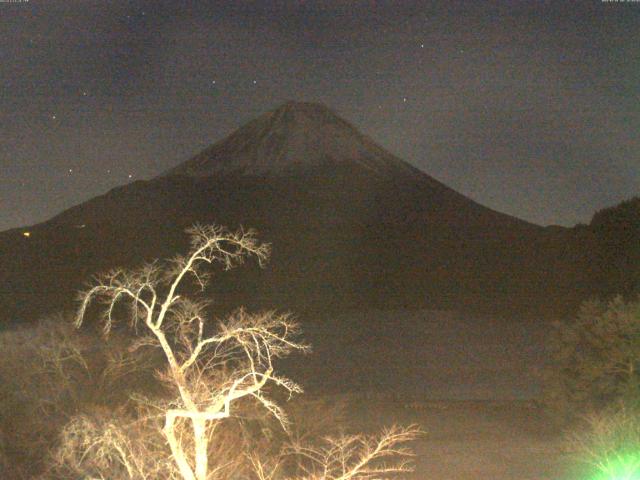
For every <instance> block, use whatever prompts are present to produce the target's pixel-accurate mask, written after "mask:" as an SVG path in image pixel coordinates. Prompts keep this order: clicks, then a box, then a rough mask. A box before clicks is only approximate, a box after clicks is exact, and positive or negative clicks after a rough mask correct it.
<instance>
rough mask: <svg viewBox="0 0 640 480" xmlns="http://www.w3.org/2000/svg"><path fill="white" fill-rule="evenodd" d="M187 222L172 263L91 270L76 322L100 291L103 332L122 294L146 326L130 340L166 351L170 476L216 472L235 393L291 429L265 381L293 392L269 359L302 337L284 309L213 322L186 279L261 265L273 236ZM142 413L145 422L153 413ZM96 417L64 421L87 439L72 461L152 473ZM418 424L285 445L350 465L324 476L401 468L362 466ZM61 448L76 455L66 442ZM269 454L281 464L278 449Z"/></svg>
mask: <svg viewBox="0 0 640 480" xmlns="http://www.w3.org/2000/svg"><path fill="white" fill-rule="evenodd" d="M188 232H189V233H190V234H191V236H192V243H191V250H190V252H189V254H188V256H186V257H177V258H175V259H173V260H172V261H170V262H169V263H168V264H159V263H158V262H155V263H152V264H149V265H146V266H144V267H142V268H140V269H138V270H136V271H125V270H114V271H112V272H109V273H107V274H104V275H101V276H99V277H97V278H96V281H95V283H94V284H93V286H91V287H90V288H89V289H88V290H86V291H84V292H82V293H81V295H80V300H81V306H80V308H79V311H78V314H77V317H76V325H77V326H78V327H79V326H80V325H81V324H82V323H83V321H84V319H85V317H86V315H87V312H88V308H89V306H90V304H91V303H92V302H93V301H95V300H97V301H98V302H101V303H102V305H103V307H102V312H103V323H104V333H105V334H109V332H110V331H111V330H112V328H113V326H114V322H115V321H116V318H117V317H118V316H119V313H120V312H121V311H120V310H119V308H120V307H119V304H120V303H124V304H125V305H128V306H129V307H130V315H129V317H130V326H131V327H133V328H134V329H136V330H138V329H140V328H141V327H143V328H142V329H143V330H144V331H145V332H146V333H145V335H143V336H141V337H140V338H138V339H137V340H136V341H135V342H134V344H133V345H132V347H131V350H132V351H133V350H136V349H138V348H141V347H148V346H152V347H158V348H159V349H160V351H161V352H162V354H163V357H164V360H165V361H166V369H164V370H163V371H161V372H159V377H160V379H161V380H162V381H163V382H164V383H165V384H166V385H168V386H169V388H171V389H172V390H173V391H174V392H175V400H174V401H171V402H168V403H164V404H163V405H161V406H160V407H159V409H160V412H161V415H162V416H163V417H164V419H163V423H164V426H163V428H162V432H163V434H164V437H165V438H166V441H167V443H168V445H169V448H170V451H171V458H172V459H173V466H172V467H170V468H169V470H170V471H171V474H170V475H169V476H168V477H167V478H181V479H183V480H211V479H212V478H218V477H219V475H218V473H219V472H216V471H214V470H215V468H218V466H216V467H215V468H214V469H212V468H211V466H210V462H209V455H210V454H211V450H212V448H211V447H212V446H211V442H212V441H213V439H215V438H216V437H215V435H214V431H215V429H216V425H217V424H218V423H219V422H220V421H221V420H223V419H227V418H229V417H230V416H231V415H232V413H233V409H234V408H237V407H236V406H237V405H238V402H239V401H240V400H241V399H252V400H253V401H254V402H256V403H257V404H258V405H261V406H262V407H264V408H265V409H266V412H268V414H269V415H270V416H272V418H274V419H275V420H276V421H277V422H278V423H279V424H280V425H281V426H282V427H283V428H284V429H285V430H286V429H287V427H288V419H287V416H286V414H285V412H284V411H283V410H282V408H281V407H280V406H279V405H278V403H277V402H275V401H274V400H273V399H272V398H271V397H270V395H269V392H270V391H271V390H270V389H269V388H267V387H268V386H269V385H273V386H276V387H279V388H281V389H283V390H284V391H285V392H287V393H288V394H289V395H291V394H293V393H298V392H301V391H302V389H301V388H300V386H298V385H297V384H296V383H294V382H293V381H291V380H289V379H288V378H284V377H281V376H278V375H276V374H275V372H274V360H275V359H277V358H280V357H283V356H286V355H288V354H290V353H291V352H293V351H306V350H307V349H308V347H307V346H306V345H305V344H304V343H302V342H301V341H300V340H298V336H299V327H298V325H297V323H296V322H295V321H293V320H292V318H291V317H290V316H289V315H288V314H278V313H276V312H273V311H269V312H262V313H257V314H252V313H248V312H246V311H245V310H244V309H239V310H237V311H235V312H233V313H232V314H230V315H228V316H227V317H226V318H224V319H222V320H219V321H217V324H216V325H215V328H212V325H210V324H209V323H208V322H207V319H206V311H207V307H208V304H207V302H196V301H193V300H190V299H189V298H187V296H185V294H186V293H187V292H188V290H187V287H188V284H189V282H191V283H192V284H193V282H195V284H196V285H199V286H200V287H201V288H202V289H204V288H205V286H206V285H207V282H208V281H209V275H208V272H206V271H205V269H204V268H203V267H206V266H208V265H211V264H220V265H222V267H223V268H224V269H225V270H228V269H231V268H233V267H235V266H236V265H239V264H241V263H242V262H243V261H244V260H245V259H246V258H247V257H255V258H256V259H257V260H258V262H259V263H260V265H263V264H264V262H265V261H266V260H267V258H268V255H269V246H268V245H267V244H264V243H259V242H258V241H257V239H256V237H255V233H254V232H253V231H243V230H240V231H238V232H231V231H229V230H227V229H225V228H223V227H219V226H195V227H193V228H192V229H190V230H188ZM143 421H144V422H147V423H148V422H149V417H145V418H143ZM92 425H93V426H92ZM95 425H96V424H95V422H93V423H92V421H91V420H90V419H85V420H84V421H80V422H76V423H72V424H70V426H69V428H68V429H67V430H66V434H67V435H68V436H69V438H71V439H72V440H73V441H72V442H71V443H74V444H75V445H78V446H80V447H81V448H84V449H85V452H84V453H83V454H82V455H80V457H79V459H76V460H77V461H82V459H83V458H84V457H85V456H86V455H85V454H86V453H87V452H88V451H89V450H90V449H94V450H95V452H94V453H95V454H96V455H98V457H99V459H98V460H99V462H98V463H99V464H100V465H102V467H101V468H103V470H104V468H107V467H108V466H109V465H111V464H114V463H116V464H118V465H119V466H120V467H123V468H124V472H125V473H124V475H125V476H128V478H155V473H157V472H155V473H154V472H152V473H151V474H149V473H148V472H149V469H148V468H147V467H146V466H145V465H144V461H141V459H140V457H141V455H140V452H145V449H144V448H142V449H141V447H140V446H138V445H135V444H133V443H131V441H130V439H127V438H125V437H122V436H121V435H120V433H119V432H121V431H122V429H120V428H118V427H117V426H116V425H112V424H109V425H108V428H106V427H105V426H98V427H96V426H95ZM187 426H190V428H187ZM91 431H96V432H97V431H108V432H109V435H107V436H105V435H101V434H99V435H93V436H91V435H89V436H87V432H91ZM415 434H416V430H415V429H413V428H409V429H396V430H390V431H387V432H385V433H384V434H383V435H382V437H381V438H380V439H379V441H378V442H377V443H376V442H373V443H372V441H371V440H367V439H365V438H364V437H359V436H357V437H343V438H342V439H340V440H337V441H330V443H329V447H327V448H326V449H320V450H310V449H309V447H307V449H302V448H301V447H300V448H298V449H293V448H290V449H289V450H288V452H287V453H286V454H287V455H297V456H298V457H299V458H304V459H305V460H304V462H303V463H305V462H307V463H308V460H309V459H311V458H312V457H313V456H314V455H315V456H316V457H317V458H315V461H316V462H321V463H322V462H325V463H326V468H325V470H326V471H333V470H334V469H335V468H337V467H338V465H343V466H347V465H348V469H347V470H344V471H343V472H342V474H341V475H334V476H325V477H322V478H327V479H329V478H336V479H337V478H344V479H346V478H361V479H365V478H372V477H374V476H377V477H380V475H377V473H376V475H374V473H375V472H380V473H381V472H385V471H388V472H401V471H404V470H405V468H406V464H405V463H400V464H397V465H396V464H394V465H391V466H385V465H384V464H383V465H382V466H381V467H380V468H381V470H367V469H366V468H364V465H367V464H370V463H371V462H373V461H377V460H378V459H379V458H380V457H383V456H387V455H401V456H402V455H404V454H405V453H407V452H405V451H404V450H402V449H400V450H395V449H394V445H396V444H397V443H400V442H403V441H405V440H409V439H410V438H413V436H415ZM331 442H333V443H331ZM136 452H137V453H136ZM63 453H64V451H63ZM62 456H63V457H65V458H71V457H73V455H72V454H71V453H69V452H67V453H64V454H63V455H62ZM143 456H144V455H143ZM135 457H138V458H135ZM250 457H251V463H252V464H253V466H254V471H255V473H256V474H257V475H258V476H259V477H262V476H264V472H265V471H266V470H265V468H262V467H261V466H263V465H264V464H263V463H262V462H261V460H259V459H258V458H257V456H256V455H253V454H251V455H250ZM274 458H275V459H276V460H277V461H276V462H275V463H276V464H277V463H278V462H279V459H280V458H282V455H276V456H275V457H274ZM158 461H159V463H162V461H161V460H160V459H158ZM348 462H352V463H348ZM272 463H273V462H272ZM156 467H157V465H156V466H155V467H153V468H156ZM306 468H307V470H305V471H309V472H310V471H311V470H308V468H312V467H311V466H310V467H306ZM345 468H347V467H345ZM145 471H146V472H147V473H144V472H145ZM166 471H167V470H166V469H165V472H166ZM276 471H277V468H275V467H274V468H272V469H271V472H272V474H275V472H276ZM367 472H369V474H367ZM313 478H321V477H313Z"/></svg>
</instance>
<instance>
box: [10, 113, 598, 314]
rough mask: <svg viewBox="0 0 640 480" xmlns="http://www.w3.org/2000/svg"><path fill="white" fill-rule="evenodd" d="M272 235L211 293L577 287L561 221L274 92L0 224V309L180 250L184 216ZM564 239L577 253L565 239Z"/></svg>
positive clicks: (306, 296) (47, 303)
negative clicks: (428, 168)
mask: <svg viewBox="0 0 640 480" xmlns="http://www.w3.org/2000/svg"><path fill="white" fill-rule="evenodd" d="M196 222H199V223H218V224H222V225H226V226H229V227H232V228H233V227H237V226H240V225H243V226H245V227H253V228H256V229H258V230H259V232H260V238H261V239H263V240H264V241H268V242H271V243H272V244H273V257H272V259H271V263H270V265H268V267H267V269H266V270H259V269H257V268H255V267H250V266H247V267H243V268H241V269H239V270H238V271H234V272H231V273H230V274H225V275H224V276H219V277H218V276H216V277H215V279H216V282H215V283H214V287H213V290H214V292H213V293H214V294H215V298H216V299H217V301H218V302H219V305H221V306H229V307H231V306H234V305H239V304H243V305H249V306H254V307H269V308H273V307H277V308H281V309H291V310H294V311H306V310H322V311H327V310H331V309H336V310H344V309H350V308H353V309H360V310H362V309H365V308H371V307H375V308H381V309H385V308H425V307H429V308H457V309H464V308H469V309H483V310H488V311H493V312H504V311H513V310H516V311H519V312H523V313H535V314H538V313H539V312H540V311H541V310H545V309H546V308H549V309H554V308H556V307H557V306H562V307H563V308H569V307H568V306H569V305H574V304H575V303H576V302H577V301H578V300H579V299H581V298H583V297H584V296H585V295H586V293H585V292H586V291H588V289H589V288H590V287H589V285H588V282H587V281H586V280H585V279H583V278H582V277H581V272H582V267H583V263H584V262H585V261H586V260H585V259H584V258H582V256H581V255H582V254H581V253H579V249H575V248H574V247H572V246H571V245H572V243H571V242H572V240H571V238H572V235H573V234H572V231H571V230H570V229H558V228H543V227H540V226H536V225H533V224H530V223H527V222H525V221H522V220H519V219H517V218H514V217H511V216H508V215H505V214H502V213H499V212H496V211H493V210H491V209H488V208H486V207H483V206H481V205H479V204H478V203H476V202H473V201H471V200H470V199H468V198H466V197H464V196H463V195H461V194H459V193H458V192H455V191H454V190H452V189H450V188H449V187H447V186H446V185H444V184H442V183H440V182H438V181H437V180H435V179H433V178H432V177H430V176H428V175H427V174H425V173H423V172H421V171H419V170H417V169H416V168H414V167H412V166H410V165H409V164H407V163H405V162H403V161H402V160H400V159H398V158H396V157H395V156H393V155H391V154H390V153H388V152H386V151H385V150H384V149H382V148H381V147H379V146H377V145H376V144H375V143H374V142H373V141H371V140H370V139H369V138H368V137H366V136H365V135H363V134H361V133H360V132H358V131H357V130H356V129H355V128H354V127H353V126H351V125H350V124H348V123H347V122H346V121H344V120H342V119H340V118H339V117H337V116H336V115H335V114H333V113H332V112H331V111H330V110H329V109H327V108H326V107H324V106H321V105H317V104H308V103H296V102H289V103H287V104H285V105H283V106H281V107H280V108H278V109H276V110H274V111H273V112H269V113H267V114H265V115H263V116H261V117H259V118H257V119H255V120H253V121H251V122H249V123H248V124H247V125H245V126H243V127H241V128H240V129H239V130H238V131H236V132H235V133H233V134H231V135H230V136H229V137H227V138H226V139H223V140H221V141H219V142H217V143H216V144H214V145H212V146H211V147H209V148H207V149H205V150H204V151H203V152H201V153H200V154H198V155H196V156H195V157H194V158H192V159H191V160H188V161H187V162H184V163H183V164H181V165H178V166H177V167H175V168H173V169H171V170H169V171H168V172H165V173H164V174H162V175H160V176H159V177H156V178H154V179H151V180H149V181H138V182H134V183H131V184H129V185H125V186H122V187H118V188H116V189H113V190H111V191H110V192H108V193H107V194H105V195H101V196H99V197H96V198H94V199H91V200H89V201H87V202H85V203H83V204H81V205H78V206H75V207H73V208H71V209H69V210H67V211H65V212H62V213H61V214H59V215H57V216H56V217H54V218H52V219H51V220H49V221H47V222H44V223H42V224H39V225H36V226H33V227H31V228H29V231H30V236H29V237H25V236H24V235H23V233H24V230H25V229H14V230H10V231H7V232H3V233H0V258H1V261H2V265H3V268H2V271H1V272H0V282H1V284H2V285H3V288H2V292H1V294H0V312H1V313H0V315H1V316H2V317H3V318H1V319H2V320H5V321H6V320H12V319H13V320H16V319H17V320H26V319H29V318H31V317H33V316H34V315H38V314H42V313H45V312H50V311H52V310H55V309H58V308H65V307H69V306H70V302H71V300H72V299H73V297H74V293H73V292H74V291H75V290H77V289H78V287H79V286H80V285H81V284H82V282H83V281H85V280H86V279H87V278H89V277H90V276H91V274H93V273H95V272H98V271H101V270H105V269H108V268H113V267H116V266H125V267H132V266H135V265H139V264H140V263H142V262H143V261H148V260H152V259H155V258H163V257H167V256H170V255H173V254H174V253H176V252H177V251H180V250H184V249H186V247H187V245H188V243H187V241H188V239H187V238H186V236H185V235H184V233H183V231H184V229H185V228H186V227H188V226H190V225H192V224H193V223H196ZM576 252H578V253H576Z"/></svg>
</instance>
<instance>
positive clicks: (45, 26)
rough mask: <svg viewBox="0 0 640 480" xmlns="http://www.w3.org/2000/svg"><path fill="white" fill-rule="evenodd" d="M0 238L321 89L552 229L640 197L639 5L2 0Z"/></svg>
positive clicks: (434, 168)
mask: <svg viewBox="0 0 640 480" xmlns="http://www.w3.org/2000/svg"><path fill="white" fill-rule="evenodd" d="M0 39H1V41H0V82H1V86H2V87H1V88H2V89H1V90H0V91H1V94H0V127H1V130H0V230H4V229H8V228H12V227H17V226H21V225H27V224H32V223H35V222H39V221H42V220H45V219H47V218H49V217H51V216H52V215H54V214H56V213H58V212H60V211H62V210H63V209H65V208H68V207H70V206H72V205H74V204H77V203H80V202H83V201H85V200H87V199H89V198H91V197H94V196H96V195H99V194H102V193H105V192H106V191H107V190H109V189H110V188H113V187H115V186H117V185H121V184H124V183H127V182H130V181H132V180H138V179H146V178H151V177H153V176H154V175H157V174H159V173H161V172H162V171H164V170H166V169H167V168H169V167H171V166H174V165H176V164H178V163H179V162H182V161H184V160H186V159H187V158H189V157H190V156H191V155H193V154H195V153H197V152H198V151H199V150H201V149H202V148H204V147H205V146H207V145H209V144H211V143H213V142H214V141H216V140H218V139H220V138H222V137H223V136H225V135H227V134H228V133H230V132H231V131H233V130H234V129H235V128H237V127H238V126H239V125H241V124H242V123H244V122H246V121H247V120H249V119H251V118H252V117H254V116H256V115H259V114H261V113H264V112H265V111H267V110H270V109H273V108H275V107H276V106H278V105H279V104H280V103H282V102H284V101H286V100H290V99H291V100H300V101H318V102H322V103H324V104H326V105H327V106H329V107H330V108H332V109H334V110H335V111H336V112H337V113H338V114H340V115H341V116H343V117H344V118H346V119H347V120H349V121H350V122H352V123H353V124H355V125H356V126H357V127H358V128H359V129H360V130H362V131H363V132H365V133H366V134H368V135H370V136H371V137H372V138H373V139H374V140H376V141H377V142H378V143H380V144H381V145H382V146H383V147H385V148H386V149H387V150H389V151H391V152H392V153H394V154H396V155H398V156H399V157H400V158H403V159H404V160H407V161H409V162H410V163H412V164H414V165H415V166H417V167H418V168H420V169H422V170H424V171H425V172H427V173H428V174H430V175H432V176H434V177H435V178H437V179H439V180H440V181H442V182H444V183H445V184H447V185H449V186H450V187H452V188H454V189H456V190H458V191H459V192H461V193H463V194H465V195H467V196H469V197H471V198H473V199H474V200H476V201H478V202H480V203H482V204H484V205H486V206H489V207H491V208H494V209H496V210H500V211H503V212H506V213H509V214H512V215H515V216H518V217H520V218H523V219H526V220H529V221H532V222H535V223H539V224H545V225H546V224H561V225H573V224H575V223H577V222H588V221H589V219H590V217H591V215H592V214H593V212H594V211H595V210H597V209H600V208H603V207H605V206H610V205H612V204H614V203H616V202H619V201H621V200H623V199H626V198H629V197H631V196H633V195H638V194H640V138H639V135H638V132H640V2H630V1H627V2H623V3H620V2H616V3H614V2H601V1H600V0H594V1H564V0H559V1H555V2H548V1H547V2H545V1H533V0H531V1H524V2H517V1H506V0H505V1H503V2H485V1H476V0H474V1H469V2H459V1H441V2H436V1H433V2H427V1H425V2H411V1H408V0H398V1H395V2H381V1H377V2H373V1H371V2H355V1H346V0H345V1H336V2H321V1H308V2H301V1H289V2H282V1H274V0H269V1H263V2H239V1H237V2H236V1H228V2H213V1H205V0H200V1H179V0H172V1H161V0H153V1H146V2H145V1H136V0H131V1H124V0H123V1H104V0H100V1H75V0H60V1H57V0H46V1H39V0H29V1H28V2H27V1H26V0H25V1H22V2H20V1H18V0H0Z"/></svg>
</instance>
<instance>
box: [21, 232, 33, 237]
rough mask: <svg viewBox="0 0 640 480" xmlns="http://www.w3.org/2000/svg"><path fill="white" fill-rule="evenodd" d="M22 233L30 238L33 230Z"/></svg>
mask: <svg viewBox="0 0 640 480" xmlns="http://www.w3.org/2000/svg"><path fill="white" fill-rule="evenodd" d="M22 235H23V236H25V237H27V238H29V237H30V236H31V232H22Z"/></svg>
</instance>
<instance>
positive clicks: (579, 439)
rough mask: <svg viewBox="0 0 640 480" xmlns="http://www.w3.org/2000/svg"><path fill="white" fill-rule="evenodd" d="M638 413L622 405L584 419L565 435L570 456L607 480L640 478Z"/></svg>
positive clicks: (639, 426)
mask: <svg viewBox="0 0 640 480" xmlns="http://www.w3.org/2000/svg"><path fill="white" fill-rule="evenodd" d="M639 413H640V412H638V411H637V410H635V409H631V408H629V407H626V406H625V405H624V404H619V405H618V406H617V407H612V408H608V409H605V410H603V411H599V412H592V413H589V414H586V415H584V416H582V417H581V420H582V421H581V422H580V423H579V424H578V425H576V426H575V427H574V429H573V430H572V431H571V432H569V433H567V434H566V437H565V442H566V450H567V452H569V453H570V454H571V456H572V457H573V459H574V460H575V461H576V462H577V463H579V464H584V465H587V466H588V467H589V468H590V469H592V470H596V471H598V472H600V473H601V474H605V475H608V477H607V478H636V476H637V475H638V474H640V457H639V456H638V455H639V454H638V452H640V416H639ZM623 473H624V475H626V476H624V475H623Z"/></svg>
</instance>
